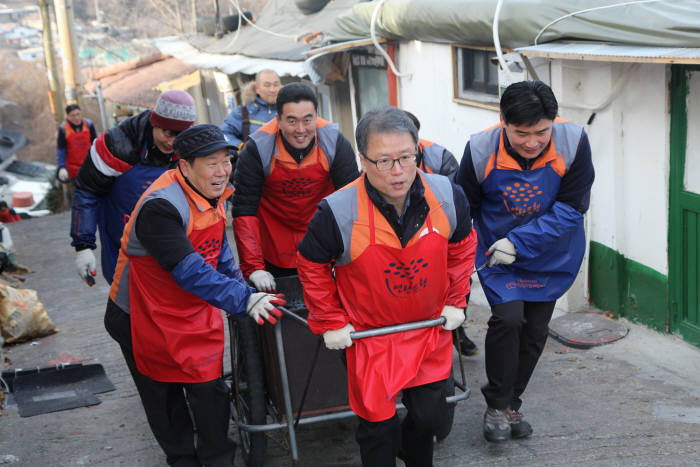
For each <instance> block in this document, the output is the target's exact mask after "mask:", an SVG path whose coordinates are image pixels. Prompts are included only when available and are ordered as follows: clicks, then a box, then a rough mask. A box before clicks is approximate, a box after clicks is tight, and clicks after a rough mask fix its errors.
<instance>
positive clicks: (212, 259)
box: [196, 238, 221, 268]
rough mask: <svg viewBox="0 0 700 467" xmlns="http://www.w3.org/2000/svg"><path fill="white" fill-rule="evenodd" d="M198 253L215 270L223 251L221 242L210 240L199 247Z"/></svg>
mask: <svg viewBox="0 0 700 467" xmlns="http://www.w3.org/2000/svg"><path fill="white" fill-rule="evenodd" d="M196 249H197V253H199V254H200V255H201V257H202V258H204V261H205V262H206V263H209V265H210V266H211V267H213V268H216V266H217V262H218V261H217V260H218V258H219V251H221V240H217V239H215V238H210V239H207V240H205V241H203V242H202V243H200V244H199V245H197V248H196Z"/></svg>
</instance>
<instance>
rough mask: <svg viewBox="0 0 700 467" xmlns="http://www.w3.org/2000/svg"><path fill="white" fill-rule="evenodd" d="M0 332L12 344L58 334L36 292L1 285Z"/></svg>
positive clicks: (6, 341)
mask: <svg viewBox="0 0 700 467" xmlns="http://www.w3.org/2000/svg"><path fill="white" fill-rule="evenodd" d="M0 331H2V336H3V337H4V338H5V343H7V344H12V343H15V342H22V341H26V340H29V339H34V338H36V337H43V336H48V335H50V334H53V333H55V332H58V329H57V328H56V326H55V325H54V324H53V321H51V318H49V315H48V313H46V308H44V305H42V303H41V302H40V301H39V297H38V296H37V293H36V290H32V289H15V288H14V287H10V286H8V285H2V284H0Z"/></svg>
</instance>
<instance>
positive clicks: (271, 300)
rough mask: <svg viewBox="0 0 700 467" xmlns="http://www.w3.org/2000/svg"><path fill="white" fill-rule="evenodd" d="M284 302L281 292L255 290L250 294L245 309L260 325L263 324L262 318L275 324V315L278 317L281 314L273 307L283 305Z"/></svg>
mask: <svg viewBox="0 0 700 467" xmlns="http://www.w3.org/2000/svg"><path fill="white" fill-rule="evenodd" d="M286 303H287V302H285V301H284V296H283V295H282V294H277V295H272V294H269V293H264V292H256V293H254V294H250V298H249V299H248V305H247V306H246V309H245V311H246V313H248V316H250V317H251V318H253V319H254V320H255V322H256V323H258V324H260V325H262V324H264V321H263V318H265V319H266V320H267V321H268V322H270V323H272V324H275V323H276V322H277V319H275V317H277V318H279V317H280V316H282V312H281V311H280V310H278V309H277V308H275V305H285V304H286ZM273 315H274V316H273Z"/></svg>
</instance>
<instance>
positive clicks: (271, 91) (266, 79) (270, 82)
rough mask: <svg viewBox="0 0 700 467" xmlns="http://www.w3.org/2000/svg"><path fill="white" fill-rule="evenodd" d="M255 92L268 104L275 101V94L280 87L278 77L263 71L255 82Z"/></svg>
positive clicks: (275, 74)
mask: <svg viewBox="0 0 700 467" xmlns="http://www.w3.org/2000/svg"><path fill="white" fill-rule="evenodd" d="M254 87H255V92H256V93H257V94H258V96H260V97H261V98H262V100H264V101H265V102H267V103H268V104H274V103H275V102H276V101H277V93H278V92H279V90H280V87H282V83H281V82H280V77H279V76H277V73H275V72H273V71H263V72H261V73H260V76H258V79H257V80H256V81H255V86H254Z"/></svg>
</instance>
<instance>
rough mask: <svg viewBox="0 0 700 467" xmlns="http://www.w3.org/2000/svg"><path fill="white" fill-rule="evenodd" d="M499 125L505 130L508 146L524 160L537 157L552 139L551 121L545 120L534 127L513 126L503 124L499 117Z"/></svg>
mask: <svg viewBox="0 0 700 467" xmlns="http://www.w3.org/2000/svg"><path fill="white" fill-rule="evenodd" d="M501 123H502V124H503V127H504V128H505V130H506V136H508V141H510V145H511V146H513V149H515V152H517V153H518V154H520V156H521V157H523V158H525V159H534V158H535V157H537V156H539V155H540V153H541V152H542V151H544V148H545V147H547V144H549V140H550V138H551V137H552V123H553V121H552V120H547V119H546V118H543V119H542V120H540V121H539V122H537V123H535V124H534V125H513V124H510V123H505V122H504V121H503V117H501Z"/></svg>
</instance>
